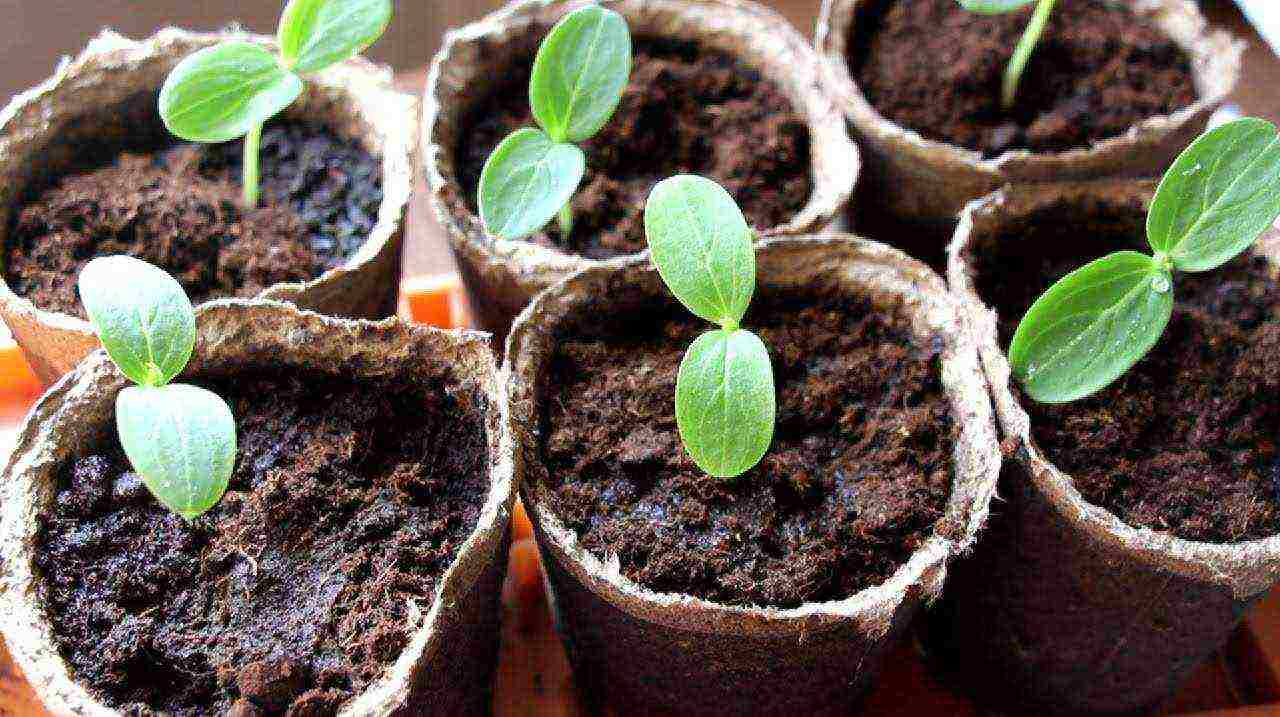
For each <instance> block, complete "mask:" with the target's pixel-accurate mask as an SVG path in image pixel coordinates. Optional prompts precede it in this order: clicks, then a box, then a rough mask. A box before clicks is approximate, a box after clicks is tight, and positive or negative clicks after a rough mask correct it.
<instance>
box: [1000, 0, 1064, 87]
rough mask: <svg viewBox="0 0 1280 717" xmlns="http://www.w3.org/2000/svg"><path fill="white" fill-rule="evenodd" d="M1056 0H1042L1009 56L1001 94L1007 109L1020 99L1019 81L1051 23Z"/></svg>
mask: <svg viewBox="0 0 1280 717" xmlns="http://www.w3.org/2000/svg"><path fill="white" fill-rule="evenodd" d="M1056 1H1057V0H1040V4H1039V5H1036V11H1035V14H1033V15H1032V16H1031V22H1029V23H1027V29H1026V31H1024V32H1023V33H1022V39H1021V40H1018V46H1017V47H1016V48H1014V50H1013V57H1011V58H1009V66H1008V67H1006V68H1005V71H1004V91H1003V93H1002V94H1001V104H1003V105H1004V108H1005V110H1011V109H1013V103H1014V102H1015V101H1016V100H1017V99H1018V82H1019V81H1021V80H1022V71H1023V70H1025V69H1027V60H1030V59H1031V53H1033V52H1035V50H1036V45H1037V44H1038V43H1039V42H1040V36H1041V35H1043V34H1044V27H1045V25H1047V24H1049V14H1050V13H1052V12H1053V4H1054V2H1056Z"/></svg>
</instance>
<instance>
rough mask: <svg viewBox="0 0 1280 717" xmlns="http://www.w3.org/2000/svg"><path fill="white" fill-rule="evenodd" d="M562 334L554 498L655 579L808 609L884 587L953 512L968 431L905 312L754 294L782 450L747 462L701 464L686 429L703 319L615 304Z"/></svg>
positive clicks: (663, 585)
mask: <svg viewBox="0 0 1280 717" xmlns="http://www.w3.org/2000/svg"><path fill="white" fill-rule="evenodd" d="M610 324H611V326H612V327H613V328H612V329H610V331H611V332H612V333H610V334H604V333H600V334H595V335H593V333H587V334H585V338H582V339H580V340H573V341H567V342H562V343H561V344H560V346H559V348H558V350H557V353H556V355H555V356H554V357H553V359H552V361H551V363H550V365H549V371H548V375H547V379H546V380H547V382H548V384H547V386H548V393H547V395H546V398H545V406H546V408H545V413H544V416H543V422H544V426H543V430H542V436H543V442H542V457H543V463H542V466H541V468H540V473H541V475H540V476H539V477H538V478H536V480H540V482H541V483H542V484H543V485H545V486H547V487H548V488H549V491H548V492H547V495H549V503H550V505H547V506H545V507H547V508H550V509H551V510H553V511H554V512H555V513H556V514H557V515H558V516H560V518H561V519H563V520H564V521H565V523H566V524H567V525H568V526H569V527H570V528H571V529H573V530H574V531H576V532H577V534H578V536H579V538H580V539H581V540H582V543H583V545H584V546H585V547H586V548H587V549H588V550H590V551H591V552H592V553H593V554H594V555H596V556H613V555H617V556H618V557H619V559H620V560H621V565H622V572H623V574H625V575H626V576H627V577H628V578H631V579H632V580H635V581H636V582H638V583H640V584H642V585H644V586H646V587H648V588H650V589H652V590H655V591H659V592H674V593H685V594H692V595H696V596H698V597H701V598H705V599H708V600H713V601H716V602H720V603H727V604H733V605H771V606H776V607H795V606H797V605H800V604H802V603H805V602H820V601H827V600H836V599H842V598H845V597H847V596H849V595H852V594H854V593H856V592H858V591H859V590H862V589H863V588H866V587H869V586H872V585H877V584H879V583H881V582H883V581H884V580H885V579H886V578H888V577H889V576H890V575H891V574H892V573H893V571H894V570H896V569H897V568H898V566H900V565H901V564H903V563H904V562H906V561H907V560H908V558H909V557H910V556H911V554H912V552H914V551H915V550H916V549H917V548H918V547H920V545H921V544H922V543H923V542H924V541H925V540H926V539H927V538H928V537H930V536H931V535H933V533H934V531H935V527H936V529H937V530H939V531H944V530H947V528H946V527H945V526H944V525H943V524H941V522H940V519H941V518H942V516H943V513H944V510H945V505H946V501H947V497H948V496H949V495H950V491H951V483H952V461H951V455H952V450H953V446H954V442H955V437H956V434H957V432H958V426H956V425H955V424H953V422H952V417H951V411H950V405H949V402H948V400H947V399H946V397H945V395H944V393H943V389H942V385H941V381H940V378H939V370H940V359H939V354H938V352H939V351H940V348H941V347H940V346H933V345H926V346H918V345H916V344H915V343H914V342H913V341H912V339H911V338H910V336H911V334H910V328H909V323H908V322H907V320H906V319H905V317H904V316H903V314H902V312H901V311H900V310H899V309H898V308H897V307H894V308H893V309H892V310H891V311H877V310H873V309H872V307H871V304H870V302H869V301H865V300H854V299H845V298H840V297H834V296H816V297H806V298H805V299H804V300H798V299H797V298H796V297H791V299H790V300H774V301H771V300H769V299H768V298H767V297H766V298H761V297H757V299H756V301H754V302H753V304H752V309H751V312H750V313H749V314H748V316H747V318H746V320H745V322H744V325H745V326H746V327H748V328H751V329H752V330H754V331H756V332H757V333H758V334H759V336H760V337H761V338H762V339H763V340H764V342H765V344H766V345H767V346H768V347H769V353H770V358H771V359H772V362H773V367H774V373H775V380H776V383H777V399H778V422H777V427H776V430H775V434H774V441H773V445H772V446H771V447H770V449H769V452H768V453H767V454H765V457H764V459H763V461H762V462H761V463H760V465H758V466H757V467H755V468H753V469H752V470H750V471H748V472H747V473H746V474H744V475H742V476H740V477H738V478H736V479H731V480H718V479H714V478H710V477H708V476H707V475H705V474H703V473H702V472H701V471H700V470H698V468H697V467H696V466H695V465H694V463H693V461H692V460H691V459H690V458H689V456H688V454H687V453H686V452H685V450H684V448H683V446H682V445H681V443H680V439H679V435H678V433H677V431H676V424H675V413H674V405H673V400H674V398H673V397H674V395H675V382H676V373H677V370H678V368H679V365H680V360H681V358H682V356H683V354H684V350H685V348H686V347H688V346H689V344H690V343H692V342H693V340H694V339H695V338H696V337H697V336H698V335H699V334H700V333H701V332H703V331H705V330H707V325H706V324H705V322H699V321H696V320H694V319H692V317H689V316H688V315H687V314H677V313H674V312H672V313H667V314H656V315H638V316H629V317H614V318H612V319H611V320H610Z"/></svg>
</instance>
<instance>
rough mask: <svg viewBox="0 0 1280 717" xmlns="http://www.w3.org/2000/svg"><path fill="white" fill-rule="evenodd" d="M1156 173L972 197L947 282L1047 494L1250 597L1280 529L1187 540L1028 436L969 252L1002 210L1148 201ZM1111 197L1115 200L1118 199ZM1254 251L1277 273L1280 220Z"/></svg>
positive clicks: (1185, 570) (1274, 574) (1116, 539)
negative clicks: (1229, 538) (1120, 509)
mask: <svg viewBox="0 0 1280 717" xmlns="http://www.w3.org/2000/svg"><path fill="white" fill-rule="evenodd" d="M1155 187H1156V181H1155V180H1097V181H1087V182H1069V183H1060V184H1047V185H1040V186H1024V187H1010V186H1006V187H1004V188H1002V189H1000V190H998V191H996V192H994V193H992V194H989V195H987V196H986V197H982V198H980V199H975V200H974V201H972V202H970V203H969V204H968V206H967V207H965V209H964V211H963V212H962V213H961V215H960V223H959V226H958V227H957V228H956V232H955V235H954V236H953V238H952V240H951V242H950V244H949V245H948V247H947V283H948V285H949V286H950V288H951V291H952V293H953V294H954V295H955V296H956V298H957V300H958V301H959V303H960V305H961V312H962V314H963V315H964V318H965V321H966V323H967V324H968V326H969V332H970V333H971V334H972V335H973V337H974V339H975V341H976V342H977V344H978V353H979V357H980V359H981V361H982V366H983V371H984V373H985V374H986V377H987V381H988V384H989V385H990V387H991V393H992V399H993V401H994V403H995V408H996V418H997V421H998V422H999V427H1000V431H1001V434H1002V435H1004V436H1006V437H1009V438H1012V439H1014V441H1015V442H1016V450H1015V453H1016V455H1017V460H1018V461H1019V462H1020V463H1021V464H1022V465H1023V466H1024V467H1026V468H1027V472H1028V473H1029V475H1030V476H1031V479H1032V481H1034V483H1035V484H1036V486H1037V487H1038V489H1039V490H1040V491H1041V492H1043V493H1044V494H1045V496H1046V497H1047V498H1048V500H1049V501H1050V502H1051V503H1052V504H1053V505H1054V506H1055V507H1056V508H1057V509H1058V510H1059V511H1060V512H1062V513H1063V514H1064V515H1066V516H1068V517H1069V518H1070V519H1071V520H1072V521H1073V522H1074V523H1076V524H1077V525H1078V526H1080V527H1081V529H1083V530H1084V531H1085V532H1086V533H1087V534H1088V536H1089V537H1090V539H1092V540H1093V541H1095V542H1097V543H1099V544H1102V545H1107V546H1111V547H1112V548H1114V549H1116V550H1122V551H1124V552H1125V553H1127V554H1128V555H1131V556H1133V557H1134V558H1135V559H1137V560H1140V561H1142V562H1144V563H1146V564H1149V565H1151V566H1153V567H1156V568H1158V569H1161V570H1172V571H1176V572H1178V573H1180V574H1183V575H1186V576H1189V577H1192V578H1195V579H1197V580H1200V581H1203V582H1206V583H1209V584H1214V585H1220V586H1222V587H1223V588H1225V589H1228V590H1230V591H1231V594H1232V595H1233V596H1234V597H1235V598H1236V599H1248V598H1250V597H1252V596H1256V595H1258V594H1260V593H1262V592H1264V591H1266V590H1267V589H1269V588H1270V587H1271V586H1272V585H1274V584H1275V582H1276V581H1277V580H1278V579H1280V534H1277V535H1274V536H1271V537H1267V538H1257V539H1253V540H1247V541H1242V542H1238V543H1209V542H1203V541H1195V540H1187V539H1184V538H1179V537H1176V536H1174V535H1172V534H1170V533H1163V532H1159V531H1155V530H1152V529H1151V528H1146V527H1135V526H1131V525H1129V524H1128V523H1125V522H1124V521H1123V520H1121V519H1120V518H1119V517H1118V516H1116V515H1115V514H1114V513H1112V512H1111V511H1109V510H1107V509H1106V508H1103V507H1101V506H1098V505H1094V504H1093V503H1090V502H1089V501H1088V500H1086V499H1085V498H1084V496H1083V495H1082V494H1081V493H1080V491H1079V490H1077V489H1076V487H1075V482H1074V481H1073V480H1072V478H1071V476H1070V475H1069V474H1067V473H1064V472H1063V471H1062V470H1060V469H1059V468H1058V467H1057V466H1056V465H1054V463H1053V462H1052V461H1050V460H1049V458H1048V457H1047V456H1046V455H1045V453H1044V451H1043V450H1042V449H1041V448H1040V447H1039V446H1038V445H1037V444H1036V442H1035V440H1034V438H1033V437H1032V435H1031V417H1030V415H1029V414H1028V413H1027V411H1026V410H1025V409H1024V408H1023V407H1022V405H1021V403H1020V402H1019V401H1018V400H1017V398H1016V397H1015V396H1014V395H1013V391H1012V389H1011V388H1010V386H1011V384H1012V380H1013V379H1012V369H1011V367H1010V365H1009V360H1008V357H1007V356H1006V355H1005V352H1004V351H1002V350H1000V342H999V332H998V328H997V315H996V310H995V309H994V308H992V307H989V306H987V305H986V304H985V303H984V302H983V301H982V299H981V297H980V296H979V295H978V291H977V287H976V284H975V282H974V269H973V267H971V266H970V264H969V261H968V258H967V254H968V253H969V248H970V246H971V244H972V243H973V242H974V241H975V238H976V236H977V235H978V232H979V231H981V230H982V229H984V228H985V227H986V226H988V225H991V226H994V225H996V224H997V223H999V222H1001V221H1002V217H1004V216H1011V217H1018V216H1027V215H1028V214H1030V213H1032V212H1034V211H1036V210H1037V209H1039V208H1042V207H1044V206H1046V205H1048V204H1050V203H1052V202H1054V201H1056V200H1059V199H1066V200H1068V201H1070V200H1073V199H1074V200H1077V201H1078V200H1080V199H1085V198H1089V199H1101V200H1103V201H1112V202H1113V203H1120V202H1123V201H1125V200H1130V201H1141V203H1142V206H1144V207H1148V206H1149V205H1150V201H1151V197H1152V196H1153V195H1154V192H1155ZM1113 198H1114V199H1113ZM1250 251H1252V252H1254V253H1257V254H1259V255H1261V256H1263V257H1265V258H1266V259H1267V261H1268V263H1269V264H1270V267H1271V270H1272V272H1273V275H1275V276H1276V277H1277V280H1280V227H1277V228H1273V229H1272V230H1270V231H1269V232H1268V233H1267V234H1266V235H1264V238H1263V239H1261V240H1260V243H1259V244H1257V245H1255V247H1254V248H1253V249H1251V250H1250Z"/></svg>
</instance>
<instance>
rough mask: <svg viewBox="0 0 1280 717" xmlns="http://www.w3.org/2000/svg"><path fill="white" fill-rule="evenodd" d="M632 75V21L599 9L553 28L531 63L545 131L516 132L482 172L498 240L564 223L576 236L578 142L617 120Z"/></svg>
mask: <svg viewBox="0 0 1280 717" xmlns="http://www.w3.org/2000/svg"><path fill="white" fill-rule="evenodd" d="M630 74H631V35H630V33H629V31H628V30H627V21H626V20H624V19H623V17H622V16H621V15H619V14H618V13H616V12H613V11H612V10H605V9H604V8H601V7H597V6H594V5H591V6H588V7H584V8H581V9H579V10H575V11H574V12H572V13H569V14H568V15H566V16H565V17H564V18H563V19H561V20H560V22H558V23H556V25H555V27H553V28H551V32H549V33H548V34H547V36H546V38H544V39H543V41H542V45H541V46H540V47H538V54H537V55H536V56H535V57H534V61H533V74H532V76H531V77H530V79H529V104H530V106H531V107H532V108H533V118H534V119H535V120H536V121H537V123H538V125H539V127H541V129H534V128H530V127H526V128H524V129H519V130H516V131H515V132H512V133H511V134H510V135H508V136H507V138H506V139H504V140H502V142H501V143H500V144H499V145H498V146H497V148H496V149H494V150H493V154H491V155H489V159H488V160H487V161H486V162H485V164H484V169H483V170H481V172H480V189H479V192H478V194H479V205H480V219H481V220H482V221H483V222H484V225H485V227H486V228H488V230H489V232H490V233H491V234H493V235H494V236H498V237H501V238H503V239H521V238H523V237H527V236H529V235H530V234H533V233H534V232H537V231H538V230H540V229H542V227H544V226H546V225H547V222H550V221H551V219H552V218H553V217H556V216H557V215H558V216H559V217H560V229H561V231H562V232H563V233H564V234H565V235H566V236H567V235H568V234H569V233H570V232H571V231H572V230H573V209H572V206H571V204H570V200H572V198H573V193H574V192H575V191H576V190H577V189H578V185H579V184H580V183H581V182H582V177H583V175H584V174H585V173H586V170H587V160H586V155H584V154H583V152H582V149H581V148H580V147H578V145H577V143H580V142H583V141H585V140H587V139H590V138H591V137H592V136H594V135H595V134H596V133H597V132H599V131H600V128H601V127H603V126H604V124H605V122H608V121H609V118H610V117H612V116H613V112H614V110H615V109H617V107H618V102H619V101H621V99H622V92H623V90H624V89H626V86H627V77H628V76H629V75H630Z"/></svg>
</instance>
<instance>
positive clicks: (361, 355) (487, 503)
mask: <svg viewBox="0 0 1280 717" xmlns="http://www.w3.org/2000/svg"><path fill="white" fill-rule="evenodd" d="M196 313H197V317H198V326H199V331H200V339H199V343H198V348H197V350H196V353H195V354H194V355H193V357H192V362H191V365H189V366H188V367H187V370H186V371H184V372H183V374H182V376H181V377H182V378H188V377H189V376H190V375H192V374H197V375H199V374H203V373H207V372H209V371H210V370H211V369H212V370H213V372H214V373H217V372H218V371H219V370H220V369H222V368H224V367H226V366H228V365H231V366H234V365H235V363H236V362H237V361H242V362H244V363H245V364H247V365H249V366H256V367H259V368H262V367H268V366H290V365H298V366H301V365H314V363H313V362H312V361H311V360H310V359H307V358H306V357H298V358H295V357H293V356H292V355H291V352H288V351H287V350H285V351H283V352H282V351H281V345H282V344H286V343H288V342H290V341H294V342H296V341H299V340H301V339H299V338H298V337H304V338H305V339H306V340H307V342H308V344H309V345H310V346H312V348H313V349H314V350H316V351H321V352H323V355H326V356H329V357H330V358H331V363H332V364H334V365H337V364H339V363H341V364H342V365H343V366H346V367H349V366H350V365H351V364H352V363H354V364H355V365H358V366H360V367H361V368H360V369H359V370H356V371H354V372H352V371H349V370H346V369H344V373H343V374H342V375H346V376H356V377H358V378H364V379H368V378H372V377H374V376H377V375H379V373H380V372H381V373H382V374H383V375H387V374H393V373H401V374H403V373H404V372H405V366H406V365H407V363H406V362H407V361H408V358H409V357H410V356H417V355H424V352H425V355H431V356H436V357H441V358H442V359H443V360H445V361H447V362H448V365H449V366H451V367H454V366H456V367H457V376H458V377H459V381H460V382H461V381H465V382H469V383H473V384H474V385H475V387H476V388H477V390H478V391H479V392H480V393H481V395H482V397H483V398H485V399H486V400H487V402H488V408H487V409H486V408H484V407H476V406H473V407H470V408H469V409H468V410H476V411H479V412H480V413H481V417H482V419H483V421H484V424H485V428H486V431H487V433H488V448H487V452H488V461H487V464H486V465H487V469H488V473H489V489H488V492H487V494H486V495H485V498H484V504H483V506H482V508H481V511H480V514H479V516H478V518H477V522H476V525H475V527H474V528H473V529H472V531H471V533H470V534H469V535H468V536H467V539H466V540H465V541H464V542H463V544H462V546H461V547H460V548H459V549H458V554H457V555H456V556H455V557H454V559H453V561H452V562H451V563H450V564H449V566H448V568H446V569H445V571H444V572H443V573H442V574H441V576H440V578H439V580H438V581H437V584H436V587H435V591H434V593H433V595H432V596H431V598H432V603H431V607H430V610H429V611H427V612H426V613H425V614H424V613H422V612H421V609H420V607H419V606H418V604H416V603H415V604H411V606H410V613H409V620H410V621H411V623H413V624H415V625H416V626H415V627H414V628H413V631H412V633H411V635H410V638H409V641H408V642H407V644H406V645H405V647H404V648H403V649H402V651H401V652H400V654H399V656H398V657H397V658H396V659H395V660H394V661H393V662H391V663H389V664H387V665H386V666H385V667H384V668H383V670H384V672H383V674H382V676H381V677H379V678H378V679H377V680H376V681H374V682H373V683H371V684H370V685H368V686H367V687H366V688H365V689H364V690H363V691H361V692H359V693H357V694H355V695H354V696H353V697H352V698H351V699H350V700H348V701H347V702H346V703H344V704H343V707H342V709H341V710H340V712H339V714H341V715H356V714H390V713H392V711H393V710H394V709H396V708H397V706H403V705H402V703H403V702H404V701H405V699H406V698H407V697H408V696H409V695H410V694H411V692H412V689H413V684H414V675H415V674H416V673H417V671H418V670H420V669H424V668H423V665H424V663H426V662H428V661H429V660H431V659H434V657H435V656H436V655H437V654H439V653H440V651H441V650H442V649H443V641H444V640H445V639H446V638H447V635H445V634H444V633H443V632H441V631H439V630H438V629H437V628H438V627H439V626H440V625H441V623H442V619H443V616H444V615H446V614H447V613H449V612H452V611H454V610H455V609H456V608H455V605H456V604H457V603H458V602H461V601H462V600H465V599H472V598H468V593H470V592H471V588H472V585H474V583H475V582H476V581H477V580H478V579H479V577H480V574H481V573H482V572H483V571H484V569H485V567H486V566H487V565H488V564H489V563H490V562H491V561H493V560H496V559H498V558H500V557H501V555H502V553H503V548H504V546H505V541H506V539H507V534H508V530H507V528H508V526H509V523H510V518H511V513H512V510H513V507H514V501H515V486H514V483H513V479H512V471H511V462H510V459H509V455H510V449H509V448H508V444H509V443H510V440H511V439H510V435H509V434H508V433H507V432H506V423H505V413H506V401H505V396H504V392H503V391H502V390H501V386H500V383H499V376H498V373H497V367H496V366H495V364H494V358H493V353H492V351H490V349H489V348H488V335H487V334H484V333H482V332H477V331H465V330H460V329H453V330H443V329H437V328H434V327H427V326H422V325H418V324H413V323H411V322H405V321H402V320H400V319H398V318H394V317H393V318H388V319H383V320H381V321H368V320H356V319H341V318H335V317H329V316H323V315H321V314H317V313H315V312H311V311H303V310H299V309H298V308H296V307H294V306H293V305H291V304H287V303H283V302H278V301H272V300H266V299H215V300H212V301H210V302H207V303H205V304H202V305H201V306H200V307H199V308H197V309H196ZM317 345H320V348H316V346H317ZM378 353H382V354H387V353H390V354H392V355H394V356H395V357H396V361H395V363H388V362H385V361H384V362H381V363H379V362H375V361H371V360H368V359H369V358H370V357H371V356H374V355H375V354H378ZM282 356H283V359H282V358H281V357H282ZM348 359H350V360H348ZM322 370H327V371H329V372H331V373H333V372H334V366H326V367H324V368H323V369H322ZM429 370H430V369H429V368H426V367H424V368H423V369H422V371H423V374H424V375H425V374H426V373H427V372H428V371H429ZM127 384H128V380H127V379H125V378H124V377H123V375H121V374H120V372H119V370H118V369H116V368H115V366H114V364H112V363H111V361H110V359H109V358H108V357H107V355H106V352H105V351H103V350H102V349H97V350H95V351H94V352H93V353H91V354H90V355H89V356H88V357H87V358H86V359H85V360H84V361H82V362H81V363H80V364H79V365H78V366H77V367H76V368H75V369H73V370H72V371H70V372H68V373H66V374H64V375H63V376H62V377H61V378H60V379H59V380H58V381H57V382H56V383H55V384H54V385H53V386H52V387H51V388H50V389H49V390H48V391H47V392H46V393H45V394H44V395H43V396H41V398H40V399H39V401H38V402H37V403H36V404H35V406H34V407H32V409H31V411H30V412H29V413H28V414H27V417H26V419H25V420H24V422H23V425H22V428H21V430H20V432H19V434H18V439H17V442H16V443H15V445H14V449H13V453H12V454H11V455H10V458H9V460H8V462H7V464H6V465H5V466H4V472H3V474H2V477H0V547H2V548H3V550H4V553H5V560H4V561H3V562H0V629H2V630H3V634H4V635H5V636H6V638H5V639H6V641H7V642H8V645H9V649H10V651H11V654H12V656H13V658H14V661H15V663H16V664H17V665H18V666H19V667H20V668H21V669H22V671H23V674H24V675H26V677H27V680H28V682H29V683H30V684H31V686H32V688H33V689H34V690H35V692H36V694H37V695H38V696H39V697H40V700H41V702H42V704H43V705H44V706H45V707H46V708H47V709H49V710H50V711H52V712H53V713H55V714H68V715H71V714H75V715H85V714H91V715H119V714H120V712H119V711H118V710H115V709H113V708H110V707H107V706H106V705H104V704H103V703H101V702H100V701H98V700H97V698H96V697H94V696H93V694H92V693H91V692H90V691H89V690H88V688H87V687H86V686H85V685H84V684H83V683H81V682H80V681H78V680H76V679H74V678H73V677H72V676H71V672H70V668H69V665H68V664H67V662H66V661H65V660H64V659H63V658H62V657H61V655H60V654H59V652H58V650H57V648H56V646H55V643H54V641H53V640H52V624H51V621H50V620H49V618H48V616H47V613H46V612H45V609H44V606H43V603H42V601H41V600H40V599H39V595H38V593H39V590H38V587H37V585H38V582H39V579H38V578H37V577H36V575H35V571H34V566H33V565H32V563H31V558H32V556H33V552H34V535H35V531H36V530H37V529H38V524H39V520H40V518H39V516H40V515H41V513H42V508H43V507H46V506H47V504H48V498H47V497H45V498H41V497H35V496H34V495H33V494H34V493H36V492H37V491H39V490H40V489H41V488H40V485H39V484H38V483H37V484H35V485H33V481H37V480H39V481H47V479H48V477H49V476H48V475H47V472H48V471H50V470H54V469H56V467H57V466H59V465H62V464H63V463H65V461H66V460H67V458H68V457H69V456H71V455H74V453H75V450H76V449H75V447H74V446H72V447H70V448H66V449H65V450H63V449H59V448H58V445H59V444H64V443H67V442H68V440H69V437H68V436H66V435H61V436H60V435H59V434H58V433H55V431H57V430H58V427H59V426H60V425H62V424H69V423H74V422H76V421H77V416H78V415H79V414H83V413H85V412H87V411H90V410H91V409H92V407H93V406H95V404H98V405H100V404H101V403H102V402H103V401H110V399H109V398H105V397H104V396H103V394H104V393H110V394H112V395H114V393H115V392H117V391H119V390H120V389H121V388H123V387H124V386H125V385H127ZM37 474H38V475H37ZM15 553H16V559H15ZM422 597H423V598H425V597H426V596H422ZM15 633H18V634H20V635H21V636H22V637H24V638H27V639H20V640H15V639H13V638H12V636H13V635H14V634H15Z"/></svg>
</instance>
